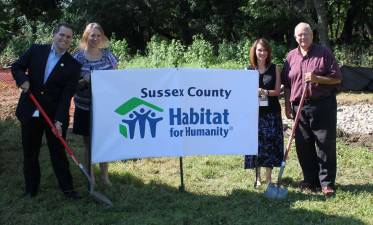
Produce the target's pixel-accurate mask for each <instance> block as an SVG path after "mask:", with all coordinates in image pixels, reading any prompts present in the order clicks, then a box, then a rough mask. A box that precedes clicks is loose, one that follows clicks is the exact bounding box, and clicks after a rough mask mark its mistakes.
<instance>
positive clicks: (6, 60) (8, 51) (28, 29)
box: [0, 16, 33, 67]
mask: <svg viewBox="0 0 373 225" xmlns="http://www.w3.org/2000/svg"><path fill="white" fill-rule="evenodd" d="M17 21H18V24H20V27H21V29H20V32H19V34H18V35H15V36H13V37H12V38H11V39H10V41H9V42H8V43H7V45H6V47H5V48H4V50H3V51H2V53H1V55H0V65H1V66H2V67H6V66H10V64H12V63H13V62H14V61H16V60H17V59H18V57H19V56H20V55H21V54H22V53H23V52H24V51H25V50H26V49H27V48H29V47H30V46H31V44H32V43H33V34H32V26H31V24H30V22H29V21H28V20H27V18H26V17H25V16H21V17H18V18H17Z"/></svg>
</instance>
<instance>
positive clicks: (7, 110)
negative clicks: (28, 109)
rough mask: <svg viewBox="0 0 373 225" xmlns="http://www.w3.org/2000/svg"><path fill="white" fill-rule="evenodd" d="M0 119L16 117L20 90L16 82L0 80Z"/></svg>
mask: <svg viewBox="0 0 373 225" xmlns="http://www.w3.org/2000/svg"><path fill="white" fill-rule="evenodd" d="M0 92H1V94H0V120H6V119H15V111H16V106H17V103H18V98H19V95H20V91H19V90H18V88H17V87H16V85H15V83H14V82H8V81H0Z"/></svg>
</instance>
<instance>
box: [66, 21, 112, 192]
mask: <svg viewBox="0 0 373 225" xmlns="http://www.w3.org/2000/svg"><path fill="white" fill-rule="evenodd" d="M107 44H108V38H107V37H106V36H105V33H104V30H103V29H102V27H101V26H100V25H99V24H98V23H90V24H88V25H87V26H86V28H85V30H84V33H83V36H82V38H81V40H80V44H79V49H78V51H77V52H76V53H75V55H74V57H75V59H76V60H78V61H79V62H80V63H81V64H82V69H81V73H80V80H79V86H78V91H77V93H76V94H75V96H74V103H75V113H74V126H73V132H74V133H75V134H79V135H82V136H83V142H84V147H85V156H86V160H87V164H88V162H89V161H88V160H89V157H90V151H91V146H90V135H91V134H90V127H91V121H90V114H91V112H90V110H91V90H90V85H91V83H90V80H91V79H90V77H91V71H92V70H112V69H117V67H118V60H117V59H116V57H115V56H114V55H113V54H112V53H111V52H110V51H109V50H107V49H105V47H106V46H107ZM100 169H101V178H102V179H101V180H102V182H103V183H104V184H105V185H108V186H110V185H111V182H110V180H109V174H108V163H100ZM91 176H92V180H93V181H94V180H95V176H94V173H93V169H92V168H91Z"/></svg>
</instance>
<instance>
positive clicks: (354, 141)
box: [337, 129, 373, 151]
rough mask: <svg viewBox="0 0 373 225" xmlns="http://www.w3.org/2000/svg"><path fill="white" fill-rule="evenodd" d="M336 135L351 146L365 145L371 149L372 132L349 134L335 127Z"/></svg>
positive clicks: (372, 141)
mask: <svg viewBox="0 0 373 225" xmlns="http://www.w3.org/2000/svg"><path fill="white" fill-rule="evenodd" d="M337 137H338V138H339V139H340V140H342V141H343V142H344V143H345V144H347V145H349V146H351V147H360V146H363V147H366V148H368V150H370V151H373V134H349V133H346V132H344V131H342V130H339V129H337Z"/></svg>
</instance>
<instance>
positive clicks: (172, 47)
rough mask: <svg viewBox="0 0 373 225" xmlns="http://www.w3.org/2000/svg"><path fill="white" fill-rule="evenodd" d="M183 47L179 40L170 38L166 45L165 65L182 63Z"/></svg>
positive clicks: (174, 65)
mask: <svg viewBox="0 0 373 225" xmlns="http://www.w3.org/2000/svg"><path fill="white" fill-rule="evenodd" d="M184 49H185V48H184V46H183V45H182V44H181V42H180V41H179V40H175V39H172V40H171V43H170V44H169V45H168V47H167V54H166V66H171V67H179V66H180V65H181V64H182V63H184V61H185V59H184V52H185V50H184Z"/></svg>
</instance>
